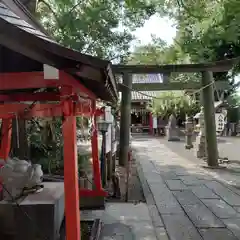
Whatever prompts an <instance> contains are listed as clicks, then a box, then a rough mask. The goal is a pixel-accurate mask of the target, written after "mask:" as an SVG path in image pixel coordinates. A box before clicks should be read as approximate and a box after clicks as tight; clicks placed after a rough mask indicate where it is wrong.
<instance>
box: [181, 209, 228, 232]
mask: <svg viewBox="0 0 240 240" xmlns="http://www.w3.org/2000/svg"><path fill="white" fill-rule="evenodd" d="M183 208H184V210H185V212H186V213H187V215H188V217H189V218H190V219H191V221H192V222H193V223H194V225H195V226H196V227H198V228H221V227H225V225H224V224H223V222H222V221H221V220H220V219H219V218H217V217H216V216H215V215H214V214H213V213H212V212H211V211H210V210H209V209H208V208H207V207H206V206H205V205H204V204H195V205H183Z"/></svg>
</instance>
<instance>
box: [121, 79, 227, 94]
mask: <svg viewBox="0 0 240 240" xmlns="http://www.w3.org/2000/svg"><path fill="white" fill-rule="evenodd" d="M215 85H216V89H217V90H220V89H225V90H227V89H229V87H230V86H229V83H228V82H226V81H218V82H215ZM200 88H201V83H200V82H199V83H198V82H192V83H191V82H185V83H181V82H169V83H133V84H132V89H133V90H135V91H176V90H197V89H200ZM124 89H125V88H124V86H123V85H122V84H121V83H119V84H118V90H119V92H122V91H123V90H124Z"/></svg>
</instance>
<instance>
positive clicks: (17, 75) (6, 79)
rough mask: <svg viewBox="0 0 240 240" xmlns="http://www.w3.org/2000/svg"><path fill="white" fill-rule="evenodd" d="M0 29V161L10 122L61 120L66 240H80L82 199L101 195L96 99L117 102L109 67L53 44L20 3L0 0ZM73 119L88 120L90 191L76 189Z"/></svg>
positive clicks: (7, 142)
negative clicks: (57, 117) (89, 135)
mask: <svg viewBox="0 0 240 240" xmlns="http://www.w3.org/2000/svg"><path fill="white" fill-rule="evenodd" d="M0 30H1V37H0V57H1V61H0V102H1V104H0V118H1V119H2V128H1V146H0V158H2V159H5V160H7V158H8V155H9V151H10V144H11V129H12V119H13V118H16V117H17V118H22V119H31V118H32V117H53V116H59V117H62V131H63V138H64V195H65V222H66V239H71V240H79V239H81V234H80V211H79V201H81V199H80V198H81V196H91V197H94V196H99V195H101V196H105V195H106V192H105V191H104V190H103V189H102V186H101V177H100V170H99V158H98V147H97V144H98V143H97V128H96V117H97V115H99V114H102V112H101V109H97V108H96V101H98V99H101V100H103V101H107V102H110V103H111V102H112V103H113V102H114V103H116V102H117V100H118V92H117V86H116V81H115V78H114V76H113V74H112V69H111V63H110V62H108V61H105V60H101V59H98V58H96V57H92V56H88V55H85V54H81V53H80V52H77V51H74V50H72V49H69V48H66V47H64V46H62V45H60V44H59V43H57V42H56V41H54V40H53V39H52V38H51V37H50V36H49V35H48V34H47V33H46V31H45V30H44V29H43V28H42V26H41V25H40V24H39V23H38V22H37V21H36V20H35V19H34V18H33V16H31V14H30V13H29V12H28V11H27V9H26V8H25V7H24V6H23V5H22V4H21V3H20V2H19V1H15V0H14V1H12V0H1V1H0ZM78 115H86V116H89V117H91V118H93V129H92V130H93V132H92V158H93V173H94V186H95V188H94V189H91V190H89V189H80V190H79V184H78V160H77V144H76V140H77V139H76V116H78ZM55 220H56V219H54V221H55ZM45 225H46V224H45ZM25 226H27V225H25ZM41 227H43V226H41ZM54 231H55V229H54ZM24 239H26V238H24ZM31 239H32V238H31ZM51 239H53V238H51Z"/></svg>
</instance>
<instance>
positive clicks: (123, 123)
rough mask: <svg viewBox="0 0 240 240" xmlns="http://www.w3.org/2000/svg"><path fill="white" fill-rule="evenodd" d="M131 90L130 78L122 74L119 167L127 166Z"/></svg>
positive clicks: (128, 75) (126, 74)
mask: <svg viewBox="0 0 240 240" xmlns="http://www.w3.org/2000/svg"><path fill="white" fill-rule="evenodd" d="M131 88H132V76H131V74H129V73H124V74H123V85H122V101H121V120H120V146H119V165H121V166H127V162H128V152H129V135H130V134H129V133H130V124H131Z"/></svg>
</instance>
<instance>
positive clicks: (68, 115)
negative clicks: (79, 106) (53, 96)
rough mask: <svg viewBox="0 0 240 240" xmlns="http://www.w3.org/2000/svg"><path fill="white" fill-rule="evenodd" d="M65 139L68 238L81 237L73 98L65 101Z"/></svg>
mask: <svg viewBox="0 0 240 240" xmlns="http://www.w3.org/2000/svg"><path fill="white" fill-rule="evenodd" d="M62 91H63V92H62V94H63V95H64V94H71V93H72V91H71V89H63V90H62ZM63 104H64V105H63V113H64V116H65V119H64V121H63V128H62V129H63V130H62V131H63V139H64V148H63V150H64V194H65V216H66V239H71V240H79V239H81V231H80V208H79V201H80V199H79V185H78V158H77V134H76V132H77V126H76V116H74V115H73V114H74V113H73V110H74V103H73V101H72V100H68V101H64V102H63Z"/></svg>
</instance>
